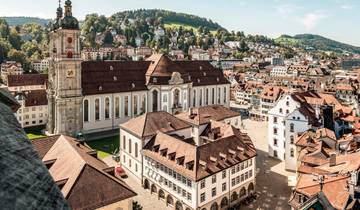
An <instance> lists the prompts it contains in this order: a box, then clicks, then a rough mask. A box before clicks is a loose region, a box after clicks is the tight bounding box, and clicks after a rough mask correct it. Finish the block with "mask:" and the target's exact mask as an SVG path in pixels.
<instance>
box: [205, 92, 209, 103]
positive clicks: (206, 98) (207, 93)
mask: <svg viewBox="0 0 360 210" xmlns="http://www.w3.org/2000/svg"><path fill="white" fill-rule="evenodd" d="M205 105H209V89H208V88H206V90H205Z"/></svg>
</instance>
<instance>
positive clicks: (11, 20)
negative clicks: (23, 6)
mask: <svg viewBox="0 0 360 210" xmlns="http://www.w3.org/2000/svg"><path fill="white" fill-rule="evenodd" d="M0 19H5V20H6V22H7V23H8V24H9V26H17V25H25V24H28V23H37V24H39V25H42V26H45V25H46V24H48V23H49V22H50V21H51V20H50V19H43V18H36V17H0Z"/></svg>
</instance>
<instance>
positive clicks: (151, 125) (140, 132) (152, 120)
mask: <svg viewBox="0 0 360 210" xmlns="http://www.w3.org/2000/svg"><path fill="white" fill-rule="evenodd" d="M159 119H161V120H159ZM120 127H121V128H123V129H125V130H127V131H129V132H131V133H132V134H134V135H136V136H138V137H140V138H146V137H151V136H154V135H156V133H157V132H158V131H161V132H163V133H168V132H171V131H176V130H182V129H185V128H190V127H191V125H190V124H189V123H187V122H185V121H183V120H181V119H179V118H177V117H175V116H173V115H171V114H169V113H168V112H164V111H160V112H148V113H145V114H143V115H141V116H139V117H136V118H133V119H131V120H129V121H127V122H126V123H123V124H121V125H120Z"/></svg>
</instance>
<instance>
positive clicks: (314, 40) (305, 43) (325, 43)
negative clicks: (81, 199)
mask: <svg viewBox="0 0 360 210" xmlns="http://www.w3.org/2000/svg"><path fill="white" fill-rule="evenodd" d="M275 42H276V43H278V44H281V45H286V46H294V47H299V48H304V49H315V50H321V51H333V52H337V53H343V52H350V53H360V47H356V46H353V45H349V44H345V43H341V42H338V41H335V40H332V39H328V38H326V37H323V36H319V35H314V34H299V35H295V36H289V35H282V36H280V37H279V38H277V39H275Z"/></svg>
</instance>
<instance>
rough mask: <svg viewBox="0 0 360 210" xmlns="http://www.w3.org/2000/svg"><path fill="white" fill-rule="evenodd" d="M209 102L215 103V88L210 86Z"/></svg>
mask: <svg viewBox="0 0 360 210" xmlns="http://www.w3.org/2000/svg"><path fill="white" fill-rule="evenodd" d="M211 101H212V103H211V104H215V89H214V88H211Z"/></svg>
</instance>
